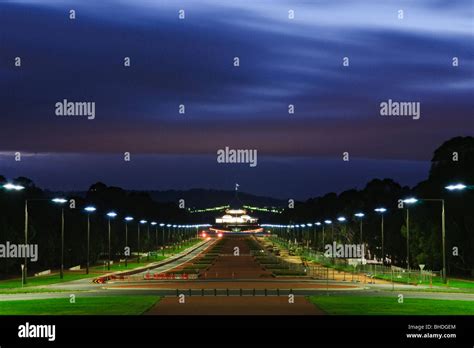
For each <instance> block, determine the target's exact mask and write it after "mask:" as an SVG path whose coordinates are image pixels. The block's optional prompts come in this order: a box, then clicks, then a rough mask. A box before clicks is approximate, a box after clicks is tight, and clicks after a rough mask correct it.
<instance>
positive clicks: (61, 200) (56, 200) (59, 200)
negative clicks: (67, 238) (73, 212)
mask: <svg viewBox="0 0 474 348" xmlns="http://www.w3.org/2000/svg"><path fill="white" fill-rule="evenodd" d="M51 201H52V202H53V203H56V204H64V203H66V202H67V200H66V199H64V198H53V199H52V200H51ZM59 278H60V279H63V278H64V206H62V207H61V268H60V269H59Z"/></svg>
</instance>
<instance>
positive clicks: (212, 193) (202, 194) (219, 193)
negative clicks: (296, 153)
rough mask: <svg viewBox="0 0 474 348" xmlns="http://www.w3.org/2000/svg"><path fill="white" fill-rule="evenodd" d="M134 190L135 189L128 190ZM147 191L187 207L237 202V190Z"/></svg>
mask: <svg viewBox="0 0 474 348" xmlns="http://www.w3.org/2000/svg"><path fill="white" fill-rule="evenodd" d="M126 191H129V192H133V191H134V190H126ZM141 192H147V193H148V194H149V195H150V197H151V198H152V199H153V200H154V201H156V202H159V203H168V202H171V203H175V204H178V201H179V200H180V199H184V201H185V206H186V208H196V209H203V208H211V207H217V206H223V205H228V204H232V203H233V202H235V191H233V190H231V191H225V190H210V189H199V188H196V189H190V190H166V191H141ZM50 194H51V195H54V194H69V195H73V196H79V197H85V196H86V192H85V191H74V192H71V191H69V192H50ZM238 197H239V200H240V201H241V202H242V204H243V205H251V206H256V207H285V206H286V205H287V202H286V201H284V200H281V199H276V198H271V197H263V196H256V195H253V194H250V193H245V192H239V195H238Z"/></svg>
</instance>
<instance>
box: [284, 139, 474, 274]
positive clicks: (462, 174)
mask: <svg viewBox="0 0 474 348" xmlns="http://www.w3.org/2000/svg"><path fill="white" fill-rule="evenodd" d="M431 162H432V164H431V169H430V172H429V176H428V178H427V180H425V181H423V182H421V183H419V184H418V185H416V186H415V187H413V188H409V187H406V186H405V187H403V186H401V185H399V184H398V183H396V182H394V181H393V180H392V179H383V180H380V179H374V180H372V181H370V182H369V183H368V184H367V185H366V186H365V188H364V189H362V190H355V189H351V190H347V191H344V192H342V193H340V194H336V193H328V194H326V195H324V196H321V197H316V198H312V199H309V200H308V201H306V202H304V203H299V204H297V205H296V206H295V208H294V209H287V210H286V211H285V213H284V214H283V215H282V216H281V218H280V219H279V220H278V221H279V222H281V223H288V222H289V221H291V222H292V223H295V224H298V223H314V222H315V221H318V220H323V219H332V220H333V221H334V220H335V219H336V217H338V216H345V217H346V218H348V222H347V223H346V224H345V226H344V228H345V231H344V232H345V233H347V235H348V236H352V237H354V238H353V239H352V240H355V241H358V239H357V236H358V234H359V222H358V220H357V219H356V218H355V217H354V213H356V212H359V211H362V212H364V213H365V214H366V216H365V217H364V220H363V231H364V239H365V241H366V242H367V243H368V246H369V249H370V250H371V251H373V252H375V254H377V255H378V256H381V255H380V253H381V251H380V245H381V233H380V230H381V226H380V219H381V217H380V214H377V213H376V212H374V208H377V207H380V206H382V207H385V208H387V210H388V211H387V212H386V213H385V214H384V219H385V224H384V226H385V232H384V240H385V243H384V246H385V254H386V255H387V254H388V255H389V256H390V258H391V259H392V260H393V263H395V264H398V265H400V266H405V260H406V226H405V220H406V219H405V216H406V210H405V209H400V208H399V206H398V203H399V202H398V201H399V199H403V198H406V197H409V196H414V197H417V198H425V199H433V198H434V199H444V200H445V204H446V255H447V270H448V273H449V274H458V275H474V138H473V137H456V138H453V139H450V140H448V141H446V142H445V143H444V144H442V145H441V146H440V147H439V148H438V149H437V150H436V151H435V153H434V155H433V158H432V160H431ZM456 182H462V183H464V184H466V185H472V186H471V187H468V188H467V189H465V190H463V191H460V192H454V191H453V192H450V191H448V190H446V189H445V186H446V185H448V184H451V183H456ZM405 207H406V205H405ZM336 222H337V221H336ZM409 227H410V263H411V266H412V267H413V266H414V267H417V265H418V264H426V268H428V269H434V270H440V269H441V268H442V255H441V253H442V246H441V245H442V244H441V243H442V238H441V235H442V234H441V203H440V202H431V201H420V202H418V203H417V204H415V205H414V206H410V226H409ZM337 228H339V226H338V227H337Z"/></svg>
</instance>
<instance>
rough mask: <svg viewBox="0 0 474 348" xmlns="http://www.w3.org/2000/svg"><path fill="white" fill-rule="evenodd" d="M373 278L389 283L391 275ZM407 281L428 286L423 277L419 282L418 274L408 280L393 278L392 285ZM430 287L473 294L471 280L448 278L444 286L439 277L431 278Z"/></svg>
mask: <svg viewBox="0 0 474 348" xmlns="http://www.w3.org/2000/svg"><path fill="white" fill-rule="evenodd" d="M375 278H378V279H384V280H388V281H391V275H390V274H381V275H376V276H375ZM409 280H410V284H418V285H430V279H429V277H428V276H425V278H423V280H422V281H420V279H419V275H418V273H414V275H413V276H412V277H411V279H408V277H407V276H402V277H401V278H397V277H394V278H393V282H394V283H405V284H407V283H408V281H409ZM432 285H433V286H439V287H442V288H444V289H449V288H459V289H464V290H466V291H473V292H474V281H472V280H464V279H454V278H453V279H450V278H448V283H447V284H444V283H443V279H442V278H441V277H433V278H432Z"/></svg>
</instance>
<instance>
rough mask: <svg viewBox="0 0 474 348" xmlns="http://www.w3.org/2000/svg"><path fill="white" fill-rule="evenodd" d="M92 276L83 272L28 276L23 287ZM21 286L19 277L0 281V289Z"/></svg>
mask: <svg viewBox="0 0 474 348" xmlns="http://www.w3.org/2000/svg"><path fill="white" fill-rule="evenodd" d="M91 277H94V275H93V274H85V273H65V275H64V278H63V279H60V278H59V274H52V275H47V276H41V277H30V278H28V279H27V283H26V284H25V286H24V287H25V288H27V287H31V286H42V285H50V284H56V283H64V282H70V281H72V280H78V279H84V278H91ZM11 288H20V289H21V288H22V286H21V278H17V279H10V280H3V281H0V289H11Z"/></svg>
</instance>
